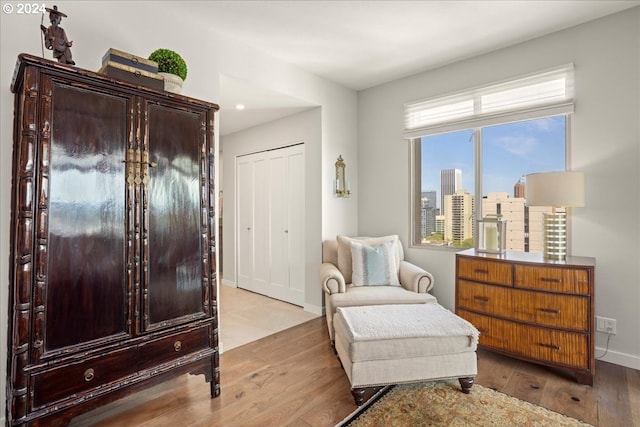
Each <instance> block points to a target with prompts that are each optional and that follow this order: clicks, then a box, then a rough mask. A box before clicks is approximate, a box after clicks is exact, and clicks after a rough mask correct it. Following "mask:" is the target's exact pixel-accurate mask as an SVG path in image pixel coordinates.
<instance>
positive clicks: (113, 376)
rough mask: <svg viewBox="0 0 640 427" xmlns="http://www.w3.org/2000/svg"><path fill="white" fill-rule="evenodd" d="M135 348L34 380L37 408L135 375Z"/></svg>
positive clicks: (52, 370)
mask: <svg viewBox="0 0 640 427" xmlns="http://www.w3.org/2000/svg"><path fill="white" fill-rule="evenodd" d="M137 360H138V358H137V352H136V349H135V348H128V349H123V350H118V351H116V352H113V353H110V354H106V355H102V356H100V357H94V358H91V359H86V360H83V361H82V362H79V363H74V364H70V365H66V366H61V367H57V368H53V369H51V370H48V371H45V372H41V373H38V374H35V375H34V376H33V377H32V384H33V405H34V407H35V408H37V407H40V406H42V405H44V404H46V403H49V402H53V401H55V400H59V399H62V398H64V397H67V396H70V395H73V394H75V393H79V392H82V391H85V390H89V389H91V388H94V387H98V386H101V385H104V384H107V383H109V382H112V381H116V380H118V379H121V378H123V377H126V376H127V375H131V374H135V373H136V363H137Z"/></svg>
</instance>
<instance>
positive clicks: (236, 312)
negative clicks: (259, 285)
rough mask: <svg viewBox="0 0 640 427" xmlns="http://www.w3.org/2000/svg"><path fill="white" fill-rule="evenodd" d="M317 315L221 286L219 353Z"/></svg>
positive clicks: (280, 302) (296, 307)
mask: <svg viewBox="0 0 640 427" xmlns="http://www.w3.org/2000/svg"><path fill="white" fill-rule="evenodd" d="M316 317H318V316H317V315H315V314H312V313H308V312H306V311H304V310H303V309H302V308H301V307H298V306H296V305H293V304H289V303H286V302H282V301H278V300H275V299H272V298H268V297H265V296H262V295H259V294H256V293H254V292H249V291H246V290H244V289H239V288H232V287H230V286H225V285H220V325H219V330H220V337H219V343H220V352H221V353H223V352H225V351H228V350H231V349H232V348H235V347H239V346H241V345H243V344H246V343H249V342H251V341H255V340H257V339H259V338H262V337H266V336H267V335H271V334H274V333H276V332H278V331H281V330H283V329H287V328H290V327H292V326H296V325H298V324H300V323H304V322H306V321H307V320H311V319H314V318H316Z"/></svg>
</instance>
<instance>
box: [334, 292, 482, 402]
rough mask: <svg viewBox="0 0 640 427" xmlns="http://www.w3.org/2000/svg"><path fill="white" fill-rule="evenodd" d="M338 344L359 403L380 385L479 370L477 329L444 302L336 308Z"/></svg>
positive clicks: (465, 387) (467, 385)
mask: <svg viewBox="0 0 640 427" xmlns="http://www.w3.org/2000/svg"><path fill="white" fill-rule="evenodd" d="M333 324H334V327H335V348H336V352H337V353H338V357H339V358H340V362H341V363H342V366H343V368H344V370H345V372H346V373H347V377H349V381H350V382H351V393H352V394H353V397H354V399H355V401H356V404H357V405H361V404H362V403H363V402H364V401H365V400H366V399H368V398H369V396H370V395H371V394H373V393H374V392H375V391H376V390H378V389H379V388H380V387H381V386H384V385H388V384H399V383H407V382H416V381H428V380H436V379H445V378H458V379H459V381H460V386H461V387H462V391H463V392H465V393H469V391H470V390H471V387H472V386H473V381H474V377H475V375H476V374H477V369H478V366H477V359H476V348H477V344H478V336H479V333H478V330H477V329H476V328H475V327H473V325H472V324H471V323H469V322H467V321H466V320H464V319H462V318H460V317H458V316H456V315H455V314H454V313H452V312H450V311H449V310H447V309H445V308H444V307H442V306H441V305H440V304H437V303H433V304H403V305H375V306H360V307H341V308H338V309H337V311H336V314H335V316H334V319H333Z"/></svg>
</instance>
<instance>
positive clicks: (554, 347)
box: [540, 343, 560, 351]
mask: <svg viewBox="0 0 640 427" xmlns="http://www.w3.org/2000/svg"><path fill="white" fill-rule="evenodd" d="M540 347H544V348H548V349H551V350H555V351H560V346H558V345H553V344H544V343H540Z"/></svg>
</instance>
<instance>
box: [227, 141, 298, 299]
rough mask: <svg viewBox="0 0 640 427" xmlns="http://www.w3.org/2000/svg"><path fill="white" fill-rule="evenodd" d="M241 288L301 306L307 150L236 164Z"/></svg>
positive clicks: (284, 150) (248, 157)
mask: <svg viewBox="0 0 640 427" xmlns="http://www.w3.org/2000/svg"><path fill="white" fill-rule="evenodd" d="M236 162H237V166H236V174H237V177H236V183H237V203H238V209H237V216H238V220H237V224H238V229H237V233H238V236H237V242H238V258H237V260H238V262H237V269H238V273H237V283H238V287H240V288H243V289H247V290H250V291H253V292H257V293H260V294H263V295H266V296H269V297H272V298H276V299H279V300H282V301H287V302H290V303H292V304H296V305H300V306H302V305H303V304H304V286H305V251H304V231H305V226H304V211H305V197H304V196H305V194H304V184H305V179H304V177H305V161H304V145H303V144H298V145H294V146H290V147H285V148H279V149H274V150H269V151H264V152H260V153H255V154H250V155H246V156H241V157H238V158H237V161H236Z"/></svg>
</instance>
